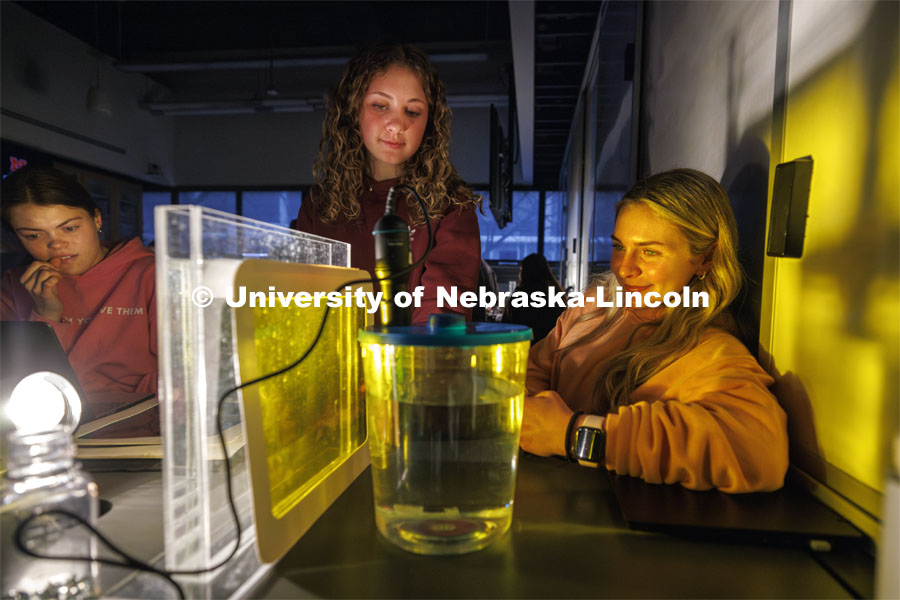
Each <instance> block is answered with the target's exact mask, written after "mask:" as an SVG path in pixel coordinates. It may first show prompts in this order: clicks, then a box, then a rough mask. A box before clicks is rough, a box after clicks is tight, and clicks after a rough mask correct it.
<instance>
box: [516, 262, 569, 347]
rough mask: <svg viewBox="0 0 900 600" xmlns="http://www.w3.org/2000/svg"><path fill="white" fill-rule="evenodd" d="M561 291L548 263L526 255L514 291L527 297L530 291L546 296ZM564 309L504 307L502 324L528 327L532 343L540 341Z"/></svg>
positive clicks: (520, 264) (559, 307) (552, 307)
mask: <svg viewBox="0 0 900 600" xmlns="http://www.w3.org/2000/svg"><path fill="white" fill-rule="evenodd" d="M562 289H563V287H562V285H560V283H559V281H558V280H557V279H556V275H554V274H553V271H552V270H551V269H550V263H548V262H547V259H546V258H544V256H543V255H542V254H529V255H528V256H526V257H525V258H523V259H522V262H520V263H519V279H518V282H517V284H516V291H517V292H525V293H527V294H529V296H530V295H531V294H532V293H533V292H541V293H542V294H545V295H546V296H547V297H549V296H550V295H551V294H552V293H554V292H558V291H561V290H562ZM564 310H565V307H561V306H541V307H537V306H523V307H514V306H512V305H510V306H507V308H506V313H505V314H504V315H503V321H504V322H506V323H517V324H519V325H527V326H529V327H531V331H532V333H533V336H534V337H533V338H532V343H537V342H538V341H540V340H542V339H544V337H545V336H546V335H547V334H548V333H549V332H550V330H551V329H553V326H554V325H556V320H557V319H558V318H559V315H561V314H562V313H563V311H564Z"/></svg>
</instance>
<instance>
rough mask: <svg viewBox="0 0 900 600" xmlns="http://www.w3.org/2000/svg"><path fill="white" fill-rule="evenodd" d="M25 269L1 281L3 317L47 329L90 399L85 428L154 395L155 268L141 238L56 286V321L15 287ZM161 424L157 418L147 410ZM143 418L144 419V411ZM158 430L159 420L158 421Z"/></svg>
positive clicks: (19, 286)
mask: <svg viewBox="0 0 900 600" xmlns="http://www.w3.org/2000/svg"><path fill="white" fill-rule="evenodd" d="M26 268H27V265H25V266H21V267H14V268H12V269H9V270H8V271H7V272H6V273H4V274H3V279H2V282H0V318H2V320H4V321H44V322H47V323H50V325H51V326H52V327H53V330H54V331H55V332H56V336H57V337H58V338H59V341H60V343H61V344H62V347H63V349H64V350H65V351H66V354H67V355H68V357H69V362H70V363H71V364H72V368H73V369H74V370H75V374H76V376H77V377H78V381H79V382H80V383H81V387H82V388H83V389H84V391H85V394H86V395H87V396H88V406H87V407H85V408H86V410H85V416H84V417H83V418H82V422H86V421H88V420H89V419H91V418H97V417H100V416H102V415H103V414H106V413H108V412H111V411H112V410H114V409H115V408H118V407H119V406H122V405H125V404H127V403H130V402H133V401H135V400H137V399H140V398H141V397H143V396H147V395H149V394H152V393H154V392H156V380H157V362H156V355H157V352H156V270H155V260H154V255H153V252H152V251H150V250H149V249H147V248H146V247H144V245H143V244H141V241H140V240H139V239H138V238H134V239H132V240H130V241H128V242H121V243H119V244H117V245H116V246H114V247H113V248H111V249H110V251H109V253H108V254H107V255H106V257H105V258H104V259H103V260H101V261H100V262H99V263H97V264H96V265H94V266H93V267H91V268H90V269H88V270H87V271H85V272H84V273H82V274H81V275H75V276H65V277H63V278H62V279H61V280H60V282H59V285H58V290H59V295H60V298H61V299H62V302H63V316H62V318H61V319H60V322H58V323H57V322H53V321H48V320H47V319H45V318H44V317H42V316H41V315H39V314H37V313H36V312H34V310H33V303H32V300H31V295H30V294H29V293H28V291H27V290H26V289H25V287H24V286H23V285H22V284H21V283H19V277H21V276H22V273H23V272H24V271H25V269H26ZM152 412H154V413H155V414H156V418H157V419H158V418H159V416H158V415H159V413H158V412H156V411H152ZM145 414H146V413H145ZM155 428H156V430H157V432H158V421H157V423H156V427H155Z"/></svg>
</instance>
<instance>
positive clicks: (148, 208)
mask: <svg viewBox="0 0 900 600" xmlns="http://www.w3.org/2000/svg"><path fill="white" fill-rule="evenodd" d="M171 202H172V193H171V192H144V195H143V198H142V199H141V203H142V205H143V217H144V218H143V222H144V231H143V232H142V235H141V237H142V238H143V240H144V244H146V245H148V246H149V245H150V244H152V243H153V241H154V240H155V239H156V233H155V229H154V223H153V209H154V208H156V207H157V206H159V205H160V204H171Z"/></svg>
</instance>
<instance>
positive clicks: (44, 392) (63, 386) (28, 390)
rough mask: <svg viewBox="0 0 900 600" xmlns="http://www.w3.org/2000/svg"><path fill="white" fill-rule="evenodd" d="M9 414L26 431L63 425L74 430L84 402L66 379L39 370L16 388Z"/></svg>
mask: <svg viewBox="0 0 900 600" xmlns="http://www.w3.org/2000/svg"><path fill="white" fill-rule="evenodd" d="M6 414H7V416H8V417H9V420H10V421H12V423H13V425H14V426H15V427H16V429H17V430H19V431H22V432H28V433H37V432H40V431H47V430H49V429H52V428H53V427H55V426H57V425H59V424H62V425H64V426H66V427H69V428H70V429H72V430H74V429H75V427H77V426H78V421H79V420H80V419H81V399H80V398H79V397H78V392H77V391H76V390H75V387H74V386H73V385H72V384H71V383H69V381H68V380H67V379H66V378H65V377H63V376H61V375H58V374H56V373H50V372H49V371H39V372H37V373H32V374H31V375H29V376H28V377H25V378H24V379H22V381H20V382H19V383H18V384H17V385H16V387H15V388H14V389H13V391H12V394H10V396H9V401H8V402H7V404H6Z"/></svg>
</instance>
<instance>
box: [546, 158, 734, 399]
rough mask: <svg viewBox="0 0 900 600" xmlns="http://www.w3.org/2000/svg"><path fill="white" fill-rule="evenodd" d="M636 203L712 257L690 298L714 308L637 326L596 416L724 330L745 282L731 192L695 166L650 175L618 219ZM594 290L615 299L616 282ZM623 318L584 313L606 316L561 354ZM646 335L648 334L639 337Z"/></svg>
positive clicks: (614, 359) (605, 375) (613, 365)
mask: <svg viewBox="0 0 900 600" xmlns="http://www.w3.org/2000/svg"><path fill="white" fill-rule="evenodd" d="M635 204H642V205H644V206H647V207H649V208H650V209H651V210H652V211H653V212H654V213H655V214H656V215H657V216H659V217H661V218H664V219H665V220H667V221H668V222H670V223H672V224H674V225H676V226H677V227H678V228H679V229H680V230H681V232H682V233H683V234H684V236H685V238H687V241H688V243H689V244H690V249H691V254H694V255H703V254H706V253H709V258H708V264H709V271H708V274H707V277H705V278H704V279H702V280H701V279H700V278H699V277H696V276H694V277H693V278H692V279H691V281H690V283H689V285H690V291H691V293H693V292H695V291H697V292H699V291H703V292H706V293H707V294H709V306H708V307H706V308H702V307H700V308H689V307H676V308H667V309H665V310H664V311H663V316H662V317H660V318H659V319H657V320H655V321H651V322H648V323H642V324H640V325H638V327H636V328H635V330H634V331H633V332H632V334H631V337H630V338H629V340H628V343H627V344H626V346H625V348H623V349H622V350H620V351H619V352H617V353H615V354H613V355H612V356H611V357H610V358H609V359H608V360H607V361H606V363H605V364H604V366H603V369H602V371H601V372H600V373H599V375H598V380H597V384H596V386H595V389H594V398H593V402H594V409H595V410H598V411H603V410H604V409H605V408H607V407H608V408H609V409H613V408H615V407H617V406H621V405H625V404H628V403H629V396H630V395H631V393H632V392H633V391H634V390H635V389H637V388H638V387H640V386H641V385H642V384H643V383H644V382H646V381H647V380H648V379H650V378H651V377H653V376H654V375H655V374H656V373H658V372H660V371H661V370H662V369H664V368H665V367H666V366H668V365H669V364H671V363H672V362H673V361H674V360H676V359H677V358H679V357H680V356H682V355H683V354H685V353H686V352H687V351H688V350H690V349H691V348H693V347H694V346H696V345H697V343H698V342H699V341H700V337H701V335H702V334H703V332H704V330H706V329H707V328H708V327H710V326H724V327H726V328H727V327H728V326H729V324H730V318H729V317H728V315H727V313H726V312H725V311H726V309H727V307H728V305H729V304H730V303H731V301H732V300H734V298H735V296H736V295H737V293H738V291H739V290H740V288H741V283H742V281H743V275H742V272H741V267H740V264H739V263H738V260H737V250H736V248H737V223H736V221H735V218H734V213H733V212H732V209H731V203H730V202H729V200H728V194H727V193H726V192H725V190H724V189H722V186H721V185H719V184H718V182H716V180H714V179H713V178H712V177H710V176H709V175H706V174H705V173H701V172H700V171H695V170H693V169H675V170H672V171H666V172H664V173H659V174H657V175H653V176H651V177H648V178H647V179H645V180H644V181H642V182H640V183H638V184H636V185H635V186H634V187H632V188H631V189H630V190H629V191H628V193H627V194H625V196H624V197H623V198H622V199H621V200H620V201H619V202H618V203H617V204H616V216H617V217H618V215H619V214H620V213H621V212H622V209H623V208H625V207H626V206H631V205H635ZM595 285H600V286H605V287H606V288H607V289H606V295H605V297H606V298H611V297H613V294H612V290H613V288H614V287H615V285H616V278H615V277H614V276H612V274H611V273H605V274H603V275H601V276H600V277H599V278H598V279H597V280H596V281H595V282H594V283H593V284H592V287H593V286H595ZM622 316H623V314H622V312H621V309H616V308H612V309H606V310H602V311H597V312H592V313H589V314H586V315H583V316H582V317H581V319H580V320H591V319H597V318H601V317H605V318H603V319H602V322H601V323H600V324H599V325H598V327H597V328H595V329H594V330H593V331H590V332H589V333H587V334H585V335H584V336H582V337H580V338H579V339H577V340H576V341H575V342H573V343H572V344H570V345H569V346H566V347H564V348H562V349H561V350H560V351H561V352H563V353H567V352H568V351H570V350H571V349H573V348H575V347H577V346H581V345H584V344H588V343H590V342H591V341H593V340H596V339H597V338H599V337H600V336H602V335H603V333H604V332H605V331H607V330H608V329H609V328H610V327H611V326H612V325H613V324H614V323H615V322H617V320H618V319H620V318H622ZM641 331H642V332H646V333H647V335H645V336H638V335H637V334H638V332H641Z"/></svg>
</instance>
